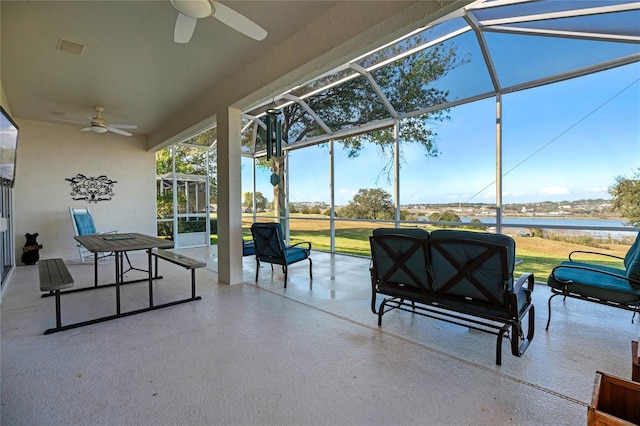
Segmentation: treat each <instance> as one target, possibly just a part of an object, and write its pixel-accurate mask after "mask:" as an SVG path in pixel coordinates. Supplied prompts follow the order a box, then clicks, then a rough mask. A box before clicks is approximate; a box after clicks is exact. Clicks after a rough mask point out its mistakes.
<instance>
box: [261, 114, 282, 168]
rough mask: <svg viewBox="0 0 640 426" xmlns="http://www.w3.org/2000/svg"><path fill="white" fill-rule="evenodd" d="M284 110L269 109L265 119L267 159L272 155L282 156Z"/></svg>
mask: <svg viewBox="0 0 640 426" xmlns="http://www.w3.org/2000/svg"><path fill="white" fill-rule="evenodd" d="M281 114H282V111H280V110H277V109H268V110H267V115H266V117H265V120H266V121H267V160H271V157H276V158H277V157H282V120H281V119H280V115H281Z"/></svg>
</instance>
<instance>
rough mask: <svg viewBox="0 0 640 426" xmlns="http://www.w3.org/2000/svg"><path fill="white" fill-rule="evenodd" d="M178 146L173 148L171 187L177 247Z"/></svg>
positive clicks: (174, 238) (178, 243)
mask: <svg viewBox="0 0 640 426" xmlns="http://www.w3.org/2000/svg"><path fill="white" fill-rule="evenodd" d="M176 148H177V147H176V146H174V147H173V148H171V188H172V190H173V242H174V244H175V245H176V248H178V247H180V241H178V181H177V180H176Z"/></svg>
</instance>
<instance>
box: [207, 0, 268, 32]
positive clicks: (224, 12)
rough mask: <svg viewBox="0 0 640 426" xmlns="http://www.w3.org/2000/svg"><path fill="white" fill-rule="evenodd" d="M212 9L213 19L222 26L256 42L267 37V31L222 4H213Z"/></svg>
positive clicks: (215, 2)
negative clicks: (228, 27) (224, 25)
mask: <svg viewBox="0 0 640 426" xmlns="http://www.w3.org/2000/svg"><path fill="white" fill-rule="evenodd" d="M213 7H214V9H215V11H214V12H213V17H214V18H216V19H217V20H219V21H220V22H222V23H223V24H226V25H228V26H230V27H231V28H233V29H234V30H236V31H238V32H241V33H242V34H244V35H246V36H249V37H251V38H253V39H255V40H258V41H260V40H264V38H265V37H266V36H267V31H265V30H264V29H263V28H262V27H261V26H260V25H258V24H256V23H255V22H253V21H252V20H250V19H249V18H247V17H245V16H243V15H241V14H240V13H238V12H236V11H235V10H233V9H231V8H230V7H228V6H225V5H224V4H222V3H218V2H217V1H214V2H213Z"/></svg>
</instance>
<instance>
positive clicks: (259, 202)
mask: <svg viewBox="0 0 640 426" xmlns="http://www.w3.org/2000/svg"><path fill="white" fill-rule="evenodd" d="M268 204H269V200H267V197H265V196H264V195H262V192H256V210H264V209H266V208H267V205H268ZM242 207H244V208H245V210H247V211H251V210H252V209H253V193H251V192H245V193H244V201H243V202H242Z"/></svg>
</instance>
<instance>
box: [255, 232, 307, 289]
mask: <svg viewBox="0 0 640 426" xmlns="http://www.w3.org/2000/svg"><path fill="white" fill-rule="evenodd" d="M251 235H252V236H253V246H254V249H255V255H256V262H257V264H256V281H258V273H259V272H260V262H266V263H271V265H272V266H271V267H272V268H273V264H276V265H281V266H282V270H283V272H284V287H285V288H287V276H288V266H289V265H291V264H293V263H296V262H300V261H302V260H305V259H308V260H309V277H310V278H311V279H313V274H312V271H311V270H312V266H313V265H312V262H311V258H310V257H309V255H310V254H311V243H310V242H301V243H297V244H294V245H292V246H286V245H285V244H284V238H283V234H282V227H281V226H280V224H279V223H254V224H253V225H251ZM302 246H306V247H302Z"/></svg>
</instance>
